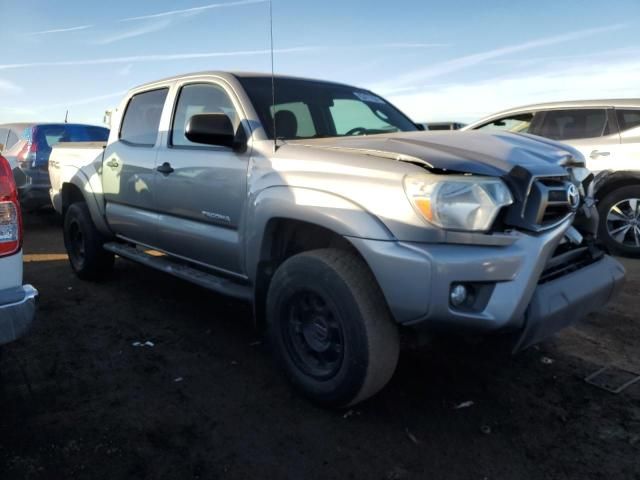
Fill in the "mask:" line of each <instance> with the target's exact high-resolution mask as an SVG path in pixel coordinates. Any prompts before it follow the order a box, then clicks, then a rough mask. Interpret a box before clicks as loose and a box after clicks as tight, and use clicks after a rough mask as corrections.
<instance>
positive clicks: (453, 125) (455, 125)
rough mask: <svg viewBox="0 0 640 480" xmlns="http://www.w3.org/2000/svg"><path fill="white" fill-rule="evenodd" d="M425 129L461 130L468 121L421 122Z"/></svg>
mask: <svg viewBox="0 0 640 480" xmlns="http://www.w3.org/2000/svg"><path fill="white" fill-rule="evenodd" d="M421 125H422V126H423V127H424V129H425V130H427V131H429V130H460V129H461V128H462V127H464V126H465V125H466V123H460V122H426V123H421Z"/></svg>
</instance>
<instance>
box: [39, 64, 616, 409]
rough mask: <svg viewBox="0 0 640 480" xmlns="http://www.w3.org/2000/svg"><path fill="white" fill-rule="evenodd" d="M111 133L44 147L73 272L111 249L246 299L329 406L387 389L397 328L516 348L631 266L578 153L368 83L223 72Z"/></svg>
mask: <svg viewBox="0 0 640 480" xmlns="http://www.w3.org/2000/svg"><path fill="white" fill-rule="evenodd" d="M274 92H275V95H274ZM111 127H112V128H111V133H110V136H109V140H108V142H107V143H106V144H99V143H89V144H86V145H85V144H60V145H58V146H56V147H55V148H54V150H53V154H52V155H51V158H50V162H49V168H50V172H51V179H52V189H51V197H52V201H53V204H54V206H55V208H56V210H58V211H59V212H60V213H61V214H63V215H64V240H65V245H66V248H67V251H68V253H69V260H70V263H71V267H72V269H73V270H74V271H75V272H76V273H77V275H78V276H79V277H81V278H84V279H97V278H101V277H104V276H105V275H107V274H108V273H109V271H110V269H111V268H112V266H113V263H114V256H115V255H117V256H119V257H122V258H126V259H130V260H134V261H136V262H140V263H142V264H145V265H148V266H149V267H154V268H156V269H159V270H162V271H164V272H167V273H170V274H172V275H175V276H177V277H180V278H182V279H185V280H187V281H190V282H193V283H194V284H197V285H200V286H202V287H204V288H207V289H210V290H213V291H216V292H219V293H222V294H225V295H230V296H233V297H237V298H240V299H244V300H247V301H250V302H252V304H253V307H254V312H255V317H256V321H257V323H258V324H259V325H261V326H263V327H264V328H265V331H266V336H267V338H268V340H269V342H270V345H271V348H272V350H273V354H274V355H275V357H276V359H277V361H278V363H279V364H280V365H281V367H282V368H283V370H284V372H285V373H286V375H287V377H288V378H289V379H290V381H291V382H292V383H293V384H294V385H295V386H296V387H297V388H298V389H299V390H300V391H301V392H302V393H304V394H305V395H306V396H308V397H309V398H310V399H312V400H313V401H315V402H318V403H320V404H322V405H327V406H338V407H344V406H348V405H353V404H355V403H357V402H359V401H362V400H364V399H366V398H368V397H370V396H371V395H373V394H375V393H376V392H377V391H379V390H380V389H381V388H382V387H383V386H384V385H385V384H386V383H387V382H388V381H389V379H390V378H391V376H392V374H393V372H394V370H395V368H396V363H397V360H398V355H399V348H400V347H399V345H400V342H399V336H400V332H416V331H417V332H435V331H438V330H440V331H445V332H457V333H465V334H474V333H476V334H493V333H505V334H506V335H505V336H507V337H509V338H513V349H514V351H516V352H517V351H520V350H522V349H524V348H527V347H528V346H530V345H532V344H534V343H536V342H539V341H540V340H542V339H544V338H546V337H548V336H549V335H551V334H553V333H554V332H556V331H558V330H560V329H561V328H563V327H565V326H567V325H569V324H571V323H573V322H575V321H577V320H579V319H580V318H582V317H584V316H585V315H587V314H588V313H590V312H592V311H594V310H596V309H597V308H600V307H601V306H603V305H605V304H606V303H607V302H608V301H609V299H610V298H611V297H612V295H613V294H614V293H615V291H616V290H617V289H619V287H620V284H621V282H622V280H623V278H624V270H623V268H622V266H621V265H620V264H619V263H618V262H617V261H616V260H615V259H613V258H612V257H610V256H608V255H607V254H606V253H605V252H604V251H603V250H602V249H601V248H600V246H599V244H598V241H597V238H596V233H597V225H598V218H597V211H596V209H595V207H594V203H593V199H592V198H591V195H590V191H591V180H592V178H593V177H592V175H591V174H590V172H589V171H588V170H587V169H586V168H585V164H584V158H583V157H582V155H581V154H580V153H579V152H578V151H577V150H574V149H572V148H571V147H567V146H564V145H562V144H559V143H556V142H554V141H552V140H547V139H542V138H538V137H533V136H530V135H526V134H514V133H509V132H494V133H484V132H473V131H471V132H464V133H459V132H424V131H422V129H421V128H420V127H418V126H417V125H416V124H414V123H413V122H412V121H411V120H410V119H409V118H408V117H407V116H406V115H404V114H403V113H402V112H400V111H399V110H398V109H396V108H395V107H394V106H393V105H391V104H390V103H389V102H387V101H386V100H384V99H383V98H381V97H379V96H377V95H376V94H374V93H372V92H370V91H368V90H365V89H362V88H357V87H351V86H347V85H342V84H337V83H331V82H325V81H319V80H308V79H301V78H293V77H286V76H276V77H274V78H272V77H271V76H270V75H262V74H247V73H245V74H240V73H224V72H206V73H195V74H191V75H183V76H179V77H174V78H169V79H165V80H160V81H157V82H153V83H149V84H146V85H143V86H140V87H138V88H134V89H133V90H131V91H130V92H129V93H128V94H127V95H126V97H125V98H124V99H123V101H122V103H121V104H120V106H119V107H118V108H117V110H115V111H114V112H113V115H112V125H111Z"/></svg>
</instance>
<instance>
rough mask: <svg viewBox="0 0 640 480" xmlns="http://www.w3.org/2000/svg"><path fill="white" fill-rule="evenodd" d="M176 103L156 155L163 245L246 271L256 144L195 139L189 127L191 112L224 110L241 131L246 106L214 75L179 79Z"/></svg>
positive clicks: (229, 268)
mask: <svg viewBox="0 0 640 480" xmlns="http://www.w3.org/2000/svg"><path fill="white" fill-rule="evenodd" d="M173 103H174V105H175V107H174V111H173V115H172V119H171V127H170V128H169V131H168V133H167V139H166V144H165V145H163V146H162V148H161V149H160V150H159V152H158V158H157V165H158V168H157V172H156V188H157V191H158V195H157V200H156V206H157V209H158V213H159V215H160V218H159V228H158V235H159V247H160V248H161V249H162V250H164V251H166V252H168V253H170V254H172V255H175V256H178V257H182V258H185V259H188V260H191V261H194V262H197V263H200V264H204V265H207V266H210V267H214V268H216V269H218V270H222V271H224V272H228V273H232V274H241V273H242V270H243V268H242V265H241V263H242V262H241V250H240V248H239V245H240V240H239V228H240V225H241V224H242V219H243V215H244V211H245V202H246V198H247V195H246V192H247V169H248V164H249V158H250V155H251V150H250V148H247V149H246V151H244V152H237V151H234V150H233V149H231V148H228V147H223V146H209V145H201V144H196V143H192V142H190V141H189V140H187V138H186V137H185V133H184V132H185V129H186V125H187V123H188V121H189V119H190V118H191V116H192V115H195V114H200V113H225V114H226V115H227V116H228V117H229V118H230V119H231V122H232V124H233V126H234V128H235V129H236V131H237V129H239V128H244V127H243V126H242V125H241V116H240V112H241V109H240V107H239V104H238V102H237V101H236V100H235V96H234V95H233V93H232V92H231V90H230V89H228V88H227V87H226V86H225V85H224V84H223V83H216V82H213V81H211V80H208V81H202V82H194V81H190V83H183V84H180V85H178V86H177V93H176V99H175V101H174V102H173ZM248 137H249V136H247V138H248Z"/></svg>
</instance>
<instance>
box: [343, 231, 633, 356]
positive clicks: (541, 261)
mask: <svg viewBox="0 0 640 480" xmlns="http://www.w3.org/2000/svg"><path fill="white" fill-rule="evenodd" d="M572 221H573V219H572V218H570V219H568V220H566V221H565V222H564V223H563V224H561V225H559V226H558V227H557V228H554V229H553V230H550V231H546V232H544V233H539V234H526V233H521V232H514V233H513V234H512V238H511V239H510V241H507V242H505V243H504V244H503V245H493V246H491V245H482V246H480V245H475V244H467V245H463V244H417V243H403V242H389V241H386V242H385V241H375V240H367V239H357V238H349V240H350V241H351V242H352V243H353V245H354V246H355V247H356V248H357V249H358V251H359V252H360V253H361V255H362V256H363V257H364V259H365V260H366V261H367V263H368V265H369V267H370V268H371V270H372V272H373V274H374V275H375V277H376V279H377V280H378V283H379V285H380V287H381V290H382V292H383V294H384V296H385V299H386V300H387V304H388V305H389V308H390V310H391V312H392V314H393V316H394V317H395V319H396V321H397V322H398V323H400V324H402V325H405V326H409V327H412V328H416V329H428V330H441V331H446V332H459V333H470V334H473V333H492V332H521V334H522V338H521V339H520V340H519V342H518V345H517V349H518V350H520V349H522V348H526V347H527V346H529V345H531V344H533V343H535V342H538V341H540V340H542V339H543V338H545V337H547V336H548V335H550V334H552V333H554V332H556V331H558V330H560V329H561V328H563V327H565V326H567V325H568V324H570V323H573V322H575V321H578V320H580V319H581V318H582V317H584V316H585V315H587V314H588V313H590V312H592V311H593V310H595V309H596V308H598V307H601V306H603V305H604V304H605V303H606V302H607V301H608V300H609V299H610V297H611V295H612V294H613V292H614V291H615V290H616V289H617V288H618V287H619V285H620V282H621V281H622V279H623V277H624V269H623V268H622V266H621V265H620V264H619V263H618V262H617V261H616V260H614V259H612V258H610V257H607V256H605V257H603V258H601V259H599V260H596V261H594V262H593V263H590V264H589V265H587V266H584V267H582V268H579V269H578V270H576V271H573V272H572V273H569V274H566V275H562V276H559V277H558V278H556V279H554V280H551V281H548V282H546V283H543V284H541V283H540V279H541V276H542V274H543V272H544V270H545V268H546V267H547V265H548V264H549V260H550V259H551V258H552V256H553V255H554V252H556V249H557V247H558V245H559V244H560V242H561V241H562V239H563V238H564V236H565V234H566V232H567V230H568V228H569V227H570V226H571V222H572ZM595 277H597V280H596V279H595ZM457 283H463V284H472V285H475V286H477V287H478V288H479V289H480V290H481V291H482V292H483V293H482V295H479V297H480V296H482V297H483V298H482V301H481V302H479V305H475V306H474V308H456V307H454V306H452V305H451V303H450V300H449V299H450V291H451V287H452V286H453V285H454V284H457ZM549 298H553V300H551V301H549V300H548V299H549ZM476 307H477V308H476Z"/></svg>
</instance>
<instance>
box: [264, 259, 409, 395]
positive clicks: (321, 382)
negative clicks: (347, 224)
mask: <svg viewBox="0 0 640 480" xmlns="http://www.w3.org/2000/svg"><path fill="white" fill-rule="evenodd" d="M266 313H267V328H268V332H267V333H268V338H269V342H270V345H271V347H272V350H273V353H274V355H275V357H276V360H277V361H278V363H279V364H280V365H281V366H282V367H283V369H284V371H285V373H286V375H287V377H288V378H289V380H290V381H291V383H292V384H293V385H294V386H295V387H296V388H297V389H299V390H300V391H301V392H302V393H303V394H304V395H305V396H306V397H308V398H309V399H311V400H312V401H314V402H316V403H318V404H320V405H323V406H328V407H347V406H350V405H353V404H356V403H358V402H361V401H362V400H365V399H366V398H368V397H370V396H372V395H374V394H375V393H377V392H378V391H379V390H380V389H381V388H382V387H384V386H385V385H386V384H387V382H388V381H389V379H390V378H391V377H392V375H393V372H394V371H395V368H396V365H397V363H398V355H399V351H400V341H399V335H398V329H397V326H396V324H395V323H394V320H393V319H392V317H391V314H390V312H389V309H388V308H387V305H386V303H385V301H384V297H383V295H382V292H381V291H380V288H379V287H378V284H377V282H376V281H375V279H374V277H373V275H372V274H371V272H370V271H369V269H368V267H367V266H366V265H365V264H364V262H363V261H362V260H360V259H359V258H358V257H357V256H356V255H354V254H352V253H349V252H346V251H343V250H338V249H322V250H313V251H309V252H304V253H301V254H298V255H295V256H293V257H291V258H289V259H287V260H286V261H285V262H284V263H283V264H282V265H281V266H280V267H279V268H278V270H277V271H276V273H275V275H274V277H273V279H272V281H271V284H270V286H269V292H268V294H267V312H266Z"/></svg>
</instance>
